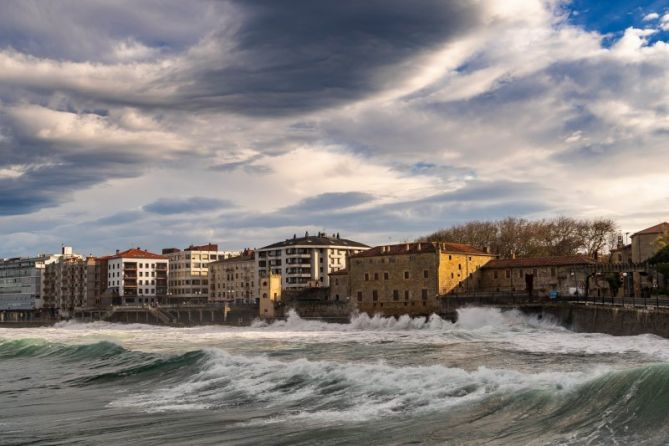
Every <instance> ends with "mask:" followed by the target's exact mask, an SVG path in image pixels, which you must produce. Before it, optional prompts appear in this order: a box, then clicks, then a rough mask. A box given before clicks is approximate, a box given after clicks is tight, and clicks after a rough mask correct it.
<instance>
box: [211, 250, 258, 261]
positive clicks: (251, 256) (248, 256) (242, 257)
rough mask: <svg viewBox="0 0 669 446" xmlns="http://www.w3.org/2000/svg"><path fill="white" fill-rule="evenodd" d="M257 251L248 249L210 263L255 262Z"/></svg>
mask: <svg viewBox="0 0 669 446" xmlns="http://www.w3.org/2000/svg"><path fill="white" fill-rule="evenodd" d="M255 259H256V257H255V251H254V250H252V249H246V250H244V252H242V253H241V254H239V255H236V256H231V257H226V258H224V259H219V260H216V261H215V262H211V263H209V264H210V265H211V264H213V263H230V262H255Z"/></svg>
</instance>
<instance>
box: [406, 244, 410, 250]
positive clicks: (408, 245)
mask: <svg viewBox="0 0 669 446" xmlns="http://www.w3.org/2000/svg"><path fill="white" fill-rule="evenodd" d="M406 249H407V251H410V250H411V245H410V244H409V243H407V244H406Z"/></svg>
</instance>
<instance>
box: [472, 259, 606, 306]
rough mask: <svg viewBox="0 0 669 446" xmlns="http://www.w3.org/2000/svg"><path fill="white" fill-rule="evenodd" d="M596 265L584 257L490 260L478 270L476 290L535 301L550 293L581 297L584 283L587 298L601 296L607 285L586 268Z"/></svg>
mask: <svg viewBox="0 0 669 446" xmlns="http://www.w3.org/2000/svg"><path fill="white" fill-rule="evenodd" d="M596 263H597V262H596V261H595V260H593V259H591V258H590V257H586V256H584V255H574V256H555V257H534V258H522V259H497V260H491V261H490V262H488V263H487V264H486V265H485V266H484V267H483V268H482V269H481V276H480V283H479V285H478V288H479V290H480V291H482V292H503V293H523V294H524V293H527V294H531V295H533V296H538V297H548V296H550V294H551V292H557V293H558V294H559V295H561V296H569V295H576V294H578V295H581V296H583V295H585V287H586V282H587V283H588V287H589V288H590V290H589V295H590V296H601V295H605V293H607V292H608V284H607V283H606V281H605V280H603V279H602V278H599V277H597V276H594V275H592V274H591V269H589V268H588V267H589V266H592V265H595V264H596ZM588 275H590V276H591V277H590V279H587V277H588Z"/></svg>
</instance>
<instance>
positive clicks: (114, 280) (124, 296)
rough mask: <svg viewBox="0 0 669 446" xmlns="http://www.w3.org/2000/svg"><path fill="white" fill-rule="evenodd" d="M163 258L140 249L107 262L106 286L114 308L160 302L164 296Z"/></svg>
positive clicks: (108, 259) (123, 253) (165, 287)
mask: <svg viewBox="0 0 669 446" xmlns="http://www.w3.org/2000/svg"><path fill="white" fill-rule="evenodd" d="M168 265H169V260H168V259H167V257H164V256H161V255H159V254H155V253H152V252H149V251H145V250H142V249H140V248H136V249H129V250H127V251H123V252H117V253H116V254H115V255H113V256H109V257H108V258H107V285H108V287H109V290H110V291H111V292H112V293H113V294H114V299H113V303H114V304H115V305H136V304H153V303H157V302H164V300H165V297H166V295H167V275H168Z"/></svg>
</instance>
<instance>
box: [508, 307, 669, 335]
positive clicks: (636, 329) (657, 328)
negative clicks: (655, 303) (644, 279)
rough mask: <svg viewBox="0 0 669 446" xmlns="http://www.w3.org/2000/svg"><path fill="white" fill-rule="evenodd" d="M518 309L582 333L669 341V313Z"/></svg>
mask: <svg viewBox="0 0 669 446" xmlns="http://www.w3.org/2000/svg"><path fill="white" fill-rule="evenodd" d="M518 308H519V309H520V310H521V311H523V312H524V313H526V314H541V315H543V316H546V317H552V318H554V319H555V320H556V321H557V322H558V323H559V324H560V325H562V326H564V327H566V328H569V329H570V330H573V331H576V332H580V333H605V334H610V335H613V336H635V335H639V334H654V335H657V336H662V337H664V338H669V309H663V308H659V309H658V308H652V309H651V308H640V307H636V308H633V307H619V306H611V305H599V304H580V303H566V302H565V303H544V304H539V305H537V304H528V305H520V306H518Z"/></svg>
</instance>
